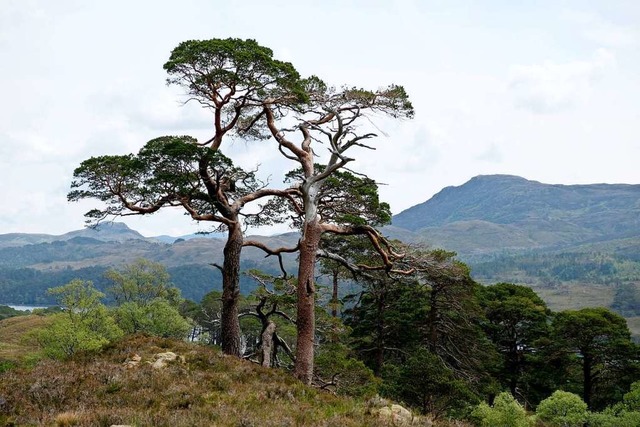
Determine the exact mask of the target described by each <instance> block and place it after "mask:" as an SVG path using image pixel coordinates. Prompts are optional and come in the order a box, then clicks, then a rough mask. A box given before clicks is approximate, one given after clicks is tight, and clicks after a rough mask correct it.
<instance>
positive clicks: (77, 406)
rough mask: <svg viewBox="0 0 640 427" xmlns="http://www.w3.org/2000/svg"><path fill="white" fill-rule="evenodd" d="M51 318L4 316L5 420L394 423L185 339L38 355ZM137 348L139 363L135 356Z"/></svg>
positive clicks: (0, 414)
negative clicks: (36, 342) (32, 333)
mask: <svg viewBox="0 0 640 427" xmlns="http://www.w3.org/2000/svg"><path fill="white" fill-rule="evenodd" d="M46 319H47V318H46V317H41V316H33V315H32V316H22V317H19V318H11V319H6V320H4V321H0V342H1V343H3V344H2V347H0V426H9V425H12V426H13V425H19V426H23V425H34V426H35V425H46V426H80V427H81V426H111V425H131V426H151V425H153V426H171V427H180V426H185V427H186V426H378V425H391V424H388V423H387V421H383V420H382V419H381V418H380V417H379V415H378V414H377V413H376V412H375V409H373V408H372V406H370V405H369V404H367V403H365V402H361V401H357V400H353V399H349V398H344V397H338V396H335V395H333V394H331V393H329V392H327V391H320V390H318V389H315V388H311V387H306V386H303V385H302V384H301V383H300V382H298V381H297V380H295V379H294V378H293V376H291V375H290V374H289V373H288V372H285V371H281V370H277V369H268V368H262V367H260V366H257V365H255V364H253V363H250V362H247V361H243V360H239V359H236V358H232V357H228V356H223V355H222V354H221V353H220V352H219V351H218V350H217V349H215V348H211V347H205V346H201V345H195V344H190V343H186V342H182V341H175V340H167V339H161V338H150V337H144V336H130V337H128V338H125V339H123V340H121V341H119V342H117V343H115V344H113V345H111V346H109V347H107V348H106V349H104V350H103V351H102V352H101V353H100V354H81V355H78V356H76V357H75V358H73V359H72V360H69V361H66V362H61V361H53V360H48V359H42V360H40V361H38V362H34V361H35V360H37V358H35V357H34V356H33V355H34V354H35V353H36V352H37V347H35V346H33V345H29V344H28V343H27V341H25V338H24V337H25V336H26V335H25V334H26V331H29V330H31V329H32V328H36V327H40V326H42V325H43V323H44V322H46ZM164 352H173V353H175V354H177V355H178V357H179V359H178V360H179V361H177V362H172V363H169V364H168V365H167V366H166V367H165V368H162V369H156V368H154V367H152V366H151V364H150V363H148V362H151V361H153V360H154V355H156V354H158V353H164ZM28 355H31V356H30V358H29V357H27V356H28ZM136 355H137V356H140V358H141V361H140V362H139V364H137V365H136V366H128V365H127V363H126V362H127V361H131V360H135V358H136ZM180 358H183V359H184V361H183V362H182V361H180ZM26 359H29V361H27V360H26ZM414 425H433V424H431V423H430V422H429V421H427V420H426V419H423V420H421V421H420V422H417V423H416V424H414ZM435 425H437V424H435ZM442 425H447V424H446V423H445V424H442ZM456 425H462V424H456Z"/></svg>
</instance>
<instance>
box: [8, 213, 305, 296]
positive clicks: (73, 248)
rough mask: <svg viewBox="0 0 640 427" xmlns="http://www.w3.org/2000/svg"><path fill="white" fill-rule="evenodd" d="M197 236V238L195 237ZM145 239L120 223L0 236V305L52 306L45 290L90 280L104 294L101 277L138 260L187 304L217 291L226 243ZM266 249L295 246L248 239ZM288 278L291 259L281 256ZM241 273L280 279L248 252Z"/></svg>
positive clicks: (248, 286) (282, 238)
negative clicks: (167, 279)
mask: <svg viewBox="0 0 640 427" xmlns="http://www.w3.org/2000/svg"><path fill="white" fill-rule="evenodd" d="M198 236H199V235H198ZM184 237H187V238H188V240H186V239H185V238H170V239H167V240H169V241H171V242H173V243H165V242H163V241H162V240H160V239H158V238H146V237H144V236H142V235H141V234H140V233H138V232H137V231H135V230H132V229H130V228H129V227H127V226H126V225H125V224H122V223H105V224H102V225H100V227H98V228H97V229H89V228H87V229H83V230H78V231H72V232H70V233H66V234H64V235H60V236H53V235H46V234H37V235H31V234H15V233H13V234H4V235H0V303H13V304H21V303H24V304H52V303H54V302H55V301H54V299H53V298H52V297H51V296H49V295H47V292H46V291H47V289H48V288H51V287H56V286H61V285H64V284H66V283H68V282H70V281H71V280H73V279H76V278H78V279H82V280H91V281H92V282H93V283H94V284H95V285H96V287H97V288H98V289H101V290H104V289H105V288H106V287H108V286H109V283H108V282H107V281H106V279H105V278H104V273H105V272H106V271H107V270H108V269H109V268H113V267H119V266H122V265H124V264H128V263H130V262H132V261H133V260H135V259H137V258H146V259H149V260H151V261H155V262H159V263H162V264H163V265H164V266H165V267H167V270H168V271H169V273H170V274H171V278H172V281H173V283H174V284H175V285H176V286H177V287H178V288H180V289H181V290H182V295H183V296H184V297H186V298H189V299H192V300H195V301H200V300H201V299H202V297H203V296H204V295H205V294H206V293H207V292H209V291H212V290H220V289H221V281H222V279H221V276H220V272H219V271H218V269H217V268H215V267H214V264H218V265H222V261H223V254H222V251H223V247H224V244H225V241H224V240H222V239H219V238H210V237H206V238H205V237H201V236H200V237H197V236H195V237H192V236H184ZM247 239H253V240H259V241H262V242H263V243H265V244H266V245H268V246H271V247H282V246H285V247H286V246H294V245H295V244H296V243H297V241H298V235H297V234H296V233H286V234H282V235H279V236H247ZM284 262H285V266H286V268H287V269H288V271H289V273H291V272H293V270H294V265H295V255H293V254H287V255H285V256H284ZM241 267H242V268H243V269H245V270H248V269H260V270H262V271H265V272H267V273H272V274H279V271H280V270H279V266H278V261H277V258H275V257H266V258H265V254H264V252H262V251H261V250H259V249H256V248H253V247H247V248H245V249H244V250H243V257H242V263H241ZM240 287H241V291H242V292H243V293H249V292H251V291H252V290H253V289H255V287H256V283H255V282H254V281H253V280H252V279H250V278H249V277H248V276H242V277H241V279H240Z"/></svg>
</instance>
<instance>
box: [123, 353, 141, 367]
mask: <svg viewBox="0 0 640 427" xmlns="http://www.w3.org/2000/svg"><path fill="white" fill-rule="evenodd" d="M141 360H142V357H140V356H139V355H138V354H134V355H133V356H131V357H127V360H125V361H124V363H123V365H124V366H125V368H127V369H131V368H135V367H136V366H138V365H139V364H140V361H141Z"/></svg>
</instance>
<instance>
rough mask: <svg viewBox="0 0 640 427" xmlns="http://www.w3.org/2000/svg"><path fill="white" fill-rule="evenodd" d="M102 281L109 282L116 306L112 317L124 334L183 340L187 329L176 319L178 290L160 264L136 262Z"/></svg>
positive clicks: (178, 314)
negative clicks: (142, 334)
mask: <svg viewBox="0 0 640 427" xmlns="http://www.w3.org/2000/svg"><path fill="white" fill-rule="evenodd" d="M106 277H107V278H108V279H110V280H111V281H112V282H113V286H111V287H110V288H109V292H110V293H111V294H112V295H113V298H114V300H115V301H116V304H117V307H116V308H115V309H114V317H115V319H116V322H117V323H118V326H120V328H121V329H122V330H123V331H124V332H125V333H127V334H133V333H139V332H141V333H147V334H150V335H157V336H161V337H167V338H168V337H172V338H184V337H185V336H186V334H187V331H189V329H190V328H191V325H190V324H189V322H188V321H187V320H186V319H185V318H183V317H182V316H181V315H180V311H179V306H180V302H181V298H180V290H179V289H177V288H175V287H174V286H172V285H171V282H170V276H169V273H168V272H167V270H166V268H165V267H164V266H163V265H162V264H158V263H155V262H152V261H149V260H145V259H138V260H136V261H135V262H134V263H132V264H129V265H126V266H124V267H123V268H122V269H120V270H115V269H112V270H109V271H108V272H107V273H106Z"/></svg>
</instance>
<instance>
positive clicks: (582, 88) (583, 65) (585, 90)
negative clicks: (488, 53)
mask: <svg viewBox="0 0 640 427" xmlns="http://www.w3.org/2000/svg"><path fill="white" fill-rule="evenodd" d="M615 63H616V60H615V56H614V54H613V53H611V52H610V51H608V50H606V49H598V50H597V51H596V52H595V53H594V55H593V57H592V58H591V59H590V60H586V61H571V62H565V63H555V62H553V61H544V62H543V63H542V64H534V65H514V66H512V67H511V69H510V70H509V82H508V89H509V90H510V91H511V92H512V94H513V97H514V103H515V105H516V107H518V108H523V109H528V110H530V111H532V112H534V113H539V114H545V113H555V112H558V111H563V110H566V109H570V108H572V107H574V106H576V105H577V104H580V103H581V102H584V101H585V100H587V99H588V98H589V95H590V92H591V90H592V87H593V85H594V84H595V83H596V82H597V81H598V80H600V79H601V78H602V76H603V74H604V73H605V72H606V71H608V70H610V69H612V68H614V67H615Z"/></svg>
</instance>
